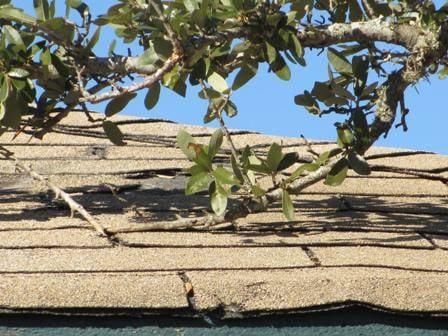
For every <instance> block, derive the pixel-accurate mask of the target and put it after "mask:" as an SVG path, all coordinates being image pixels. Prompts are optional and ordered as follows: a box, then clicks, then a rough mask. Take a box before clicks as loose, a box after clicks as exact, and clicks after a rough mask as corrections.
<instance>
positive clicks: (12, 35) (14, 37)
mask: <svg viewBox="0 0 448 336" xmlns="http://www.w3.org/2000/svg"><path fill="white" fill-rule="evenodd" d="M3 33H4V34H5V36H6V38H7V39H8V40H9V42H10V43H11V44H14V45H16V46H18V47H19V48H20V49H21V50H25V49H26V47H25V43H24V42H23V39H22V37H21V36H20V33H19V32H18V31H17V30H16V29H14V28H13V27H12V26H9V25H4V26H3Z"/></svg>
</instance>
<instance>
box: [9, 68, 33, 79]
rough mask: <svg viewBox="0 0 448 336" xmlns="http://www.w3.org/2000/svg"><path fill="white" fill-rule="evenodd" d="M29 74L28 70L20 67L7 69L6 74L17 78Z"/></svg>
mask: <svg viewBox="0 0 448 336" xmlns="http://www.w3.org/2000/svg"><path fill="white" fill-rule="evenodd" d="M29 75H30V73H29V72H28V71H26V70H25V69H21V68H13V69H11V70H9V72H8V76H9V77H11V78H17V79H23V78H26V77H28V76H29Z"/></svg>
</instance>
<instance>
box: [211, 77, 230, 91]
mask: <svg viewBox="0 0 448 336" xmlns="http://www.w3.org/2000/svg"><path fill="white" fill-rule="evenodd" d="M207 82H208V83H209V84H210V85H211V86H212V88H213V89H215V90H216V91H218V92H224V91H226V90H228V89H229V87H228V86H227V82H226V80H225V79H224V78H223V77H222V76H221V75H220V74H219V73H217V72H213V73H212V74H211V75H210V76H208V78H207Z"/></svg>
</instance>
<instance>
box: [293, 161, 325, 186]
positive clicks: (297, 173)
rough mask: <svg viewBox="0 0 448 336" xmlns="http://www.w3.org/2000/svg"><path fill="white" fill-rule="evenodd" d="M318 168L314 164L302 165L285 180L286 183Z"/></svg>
mask: <svg viewBox="0 0 448 336" xmlns="http://www.w3.org/2000/svg"><path fill="white" fill-rule="evenodd" d="M318 168H319V165H318V164H316V163H304V164H303V165H301V166H300V167H298V168H297V169H296V170H295V171H294V172H293V173H292V174H291V176H290V177H288V178H287V179H286V182H292V181H294V180H295V179H297V178H299V177H300V175H302V174H303V173H304V172H305V171H310V172H312V171H315V170H317V169H318Z"/></svg>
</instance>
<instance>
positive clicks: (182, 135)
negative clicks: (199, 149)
mask: <svg viewBox="0 0 448 336" xmlns="http://www.w3.org/2000/svg"><path fill="white" fill-rule="evenodd" d="M194 143H195V141H194V139H193V137H192V136H191V135H190V133H188V132H187V131H186V130H183V129H181V130H180V131H179V133H177V145H178V146H179V148H180V150H181V151H182V152H183V153H184V154H185V156H186V157H187V158H189V159H190V160H193V159H194V158H195V157H196V152H195V151H194V150H193V149H192V148H191V146H190V144H194Z"/></svg>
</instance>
